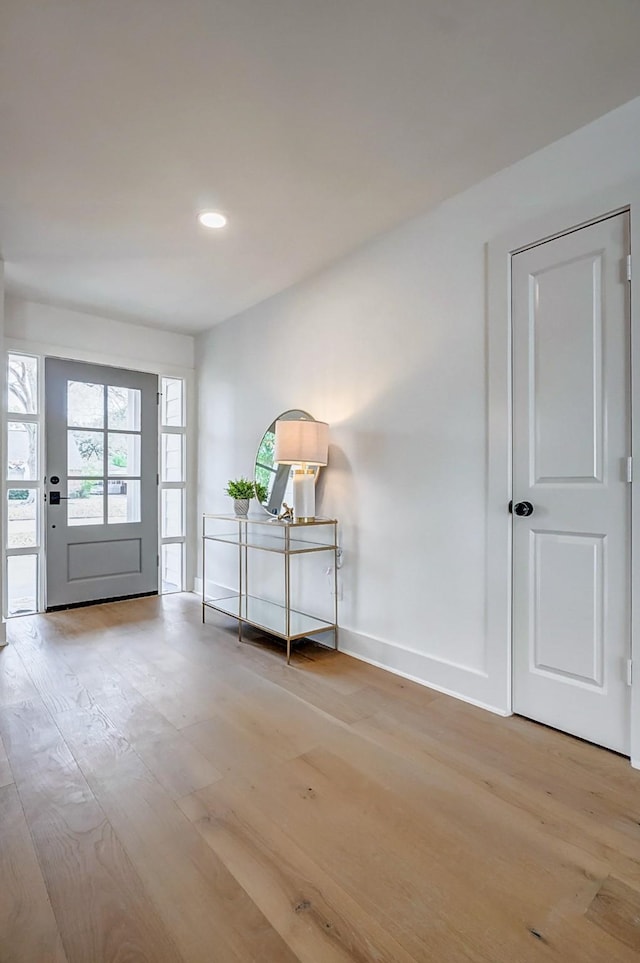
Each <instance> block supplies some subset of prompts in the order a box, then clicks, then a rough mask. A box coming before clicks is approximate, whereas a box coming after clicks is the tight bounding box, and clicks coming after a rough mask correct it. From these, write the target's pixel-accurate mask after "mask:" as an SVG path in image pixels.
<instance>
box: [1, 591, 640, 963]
mask: <svg viewBox="0 0 640 963" xmlns="http://www.w3.org/2000/svg"><path fill="white" fill-rule="evenodd" d="M9 635H10V638H11V645H10V646H8V647H7V648H6V649H4V650H0V739H1V741H0V963H134V961H139V963H218V961H220V963H239V961H242V963H246V961H256V963H258V961H259V963H289V961H296V960H300V961H304V963H325V961H326V963H346V961H352V960H353V961H359V963H365V961H379V963H411V961H417V963H423V961H425V963H426V961H434V963H458V961H469V963H471V961H472V963H528V961H540V963H546V961H563V963H566V961H576V963H610V961H611V963H615V961H629V963H631V961H636V963H637V961H638V960H639V959H640V773H638V772H634V771H633V770H632V769H631V768H630V767H629V764H628V762H627V761H626V760H624V759H621V758H619V757H617V756H615V755H613V754H611V753H608V752H605V751H603V750H600V749H597V748H595V747H594V746H590V745H587V744H585V743H582V742H579V741H578V740H575V739H572V738H570V737H568V736H564V735H562V734H560V733H557V732H553V731H551V730H548V729H545V728H543V727H542V726H538V725H536V724H534V723H531V722H528V721H526V720H524V719H519V718H515V717H514V718H511V719H501V718H498V717H496V716H492V715H490V714H489V713H486V712H483V711H482V710H480V709H475V708H473V707H471V706H468V705H465V704H464V703H462V702H458V701H456V700H454V699H450V698H448V697H446V696H442V695H438V694H437V693H435V692H433V691H430V690H429V689H426V688H423V687H420V686H418V685H414V684H412V683H410V682H406V681H404V680H402V679H400V678H398V677H396V676H392V675H389V674H388V673H385V672H383V671H381V670H378V669H374V668H372V667H370V666H367V665H365V664H363V663H359V662H356V661H355V660H353V659H350V658H348V657H347V656H344V655H341V654H336V653H333V652H330V651H327V650H323V649H320V648H319V647H315V646H307V647H305V648H304V649H302V650H301V652H300V653H299V654H297V655H296V656H294V659H293V662H292V665H291V666H290V667H289V668H287V666H286V665H285V663H284V660H283V657H282V653H281V650H280V649H278V648H277V647H275V646H269V645H268V644H267V645H264V644H260V643H259V642H258V639H259V637H258V636H257V635H256V636H254V641H253V642H249V643H248V644H242V645H239V644H238V642H237V638H236V633H235V629H234V628H233V626H232V625H231V624H230V623H229V622H226V621H224V620H222V619H218V618H217V617H216V616H215V614H214V613H209V614H208V624H207V625H204V626H203V625H202V624H201V622H200V607H199V604H198V602H197V600H196V599H195V598H194V597H193V596H188V595H182V596H169V597H166V598H164V599H145V600H138V601H133V602H126V603H118V604H114V605H104V606H96V607H94V608H88V609H82V610H76V611H71V612H66V613H57V614H53V615H48V616H38V617H33V618H25V619H19V620H15V621H12V622H11V623H10V624H9Z"/></svg>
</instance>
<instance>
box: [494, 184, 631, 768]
mask: <svg viewBox="0 0 640 963" xmlns="http://www.w3.org/2000/svg"><path fill="white" fill-rule="evenodd" d="M624 211H628V212H629V215H630V231H631V239H630V240H631V252H632V253H633V252H635V254H636V256H638V252H640V181H638V180H636V181H633V182H631V183H627V184H623V185H621V186H619V187H616V188H612V189H610V190H607V191H604V192H602V193H598V194H594V195H592V196H590V197H589V198H586V199H585V200H584V201H582V202H580V203H579V204H575V205H572V206H570V207H567V208H561V209H558V210H554V211H551V212H549V213H547V214H546V215H544V216H542V217H540V218H538V219H536V220H534V221H530V222H527V223H524V224H522V225H520V226H518V227H516V228H514V229H513V230H512V231H509V232H508V233H506V234H503V235H500V236H499V237H497V238H495V239H493V240H492V241H490V242H489V243H488V244H487V247H486V268H487V282H488V283H487V379H488V380H487V418H488V421H487V426H488V427H487V430H488V434H487V505H486V524H487V530H486V531H487V542H486V545H487V549H486V566H487V568H486V572H487V576H486V577H487V670H488V672H489V674H490V676H491V677H494V678H496V679H500V680H501V682H500V691H501V693H502V696H501V699H500V701H501V703H502V704H504V705H505V707H506V709H507V711H508V712H513V679H512V654H513V633H512V582H513V573H512V562H513V558H512V516H511V515H510V514H509V512H508V504H509V502H510V501H511V498H512V494H513V491H512V433H513V411H512V364H511V346H512V338H511V259H512V257H513V255H514V254H516V253H518V252H519V251H522V250H524V249H526V248H528V247H531V246H532V245H534V244H539V243H542V242H544V241H548V240H551V239H552V238H554V237H558V236H560V235H562V234H567V233H569V232H570V231H572V230H576V229H579V228H581V227H586V226H587V225H588V224H591V223H593V222H595V221H599V220H602V219H603V218H605V217H609V216H611V215H613V214H619V213H622V212H624ZM630 302H631V332H630V337H631V388H630V390H631V452H630V453H629V454H630V455H632V457H633V460H634V468H635V470H634V480H633V482H632V483H631V660H632V663H633V665H634V667H635V671H634V676H635V678H634V680H633V683H632V685H631V733H630V746H631V765H632V766H634V768H637V769H640V564H634V562H635V560H636V559H640V517H639V516H640V512H635V511H634V507H635V503H636V492H637V490H638V479H639V477H640V310H639V306H640V265H635V266H634V268H633V269H632V277H631V281H630ZM620 671H621V672H622V671H623V666H621V667H620Z"/></svg>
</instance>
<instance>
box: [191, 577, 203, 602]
mask: <svg viewBox="0 0 640 963" xmlns="http://www.w3.org/2000/svg"><path fill="white" fill-rule="evenodd" d="M193 594H194V595H200V596H201V597H202V579H201V578H198V576H197V575H196V577H195V578H194V580H193Z"/></svg>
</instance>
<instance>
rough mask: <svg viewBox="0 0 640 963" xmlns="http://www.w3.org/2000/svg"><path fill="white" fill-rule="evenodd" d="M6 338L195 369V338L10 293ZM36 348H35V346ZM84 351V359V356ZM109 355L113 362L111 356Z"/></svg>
mask: <svg viewBox="0 0 640 963" xmlns="http://www.w3.org/2000/svg"><path fill="white" fill-rule="evenodd" d="M5 323H6V337H7V338H8V339H11V340H14V341H28V342H31V343H33V344H35V345H46V346H47V347H48V348H50V347H51V348H53V347H55V348H60V349H61V351H60V354H61V356H62V357H64V356H65V349H67V350H72V351H73V357H74V358H78V359H79V360H85V361H89V360H95V361H100V362H103V363H111V362H113V363H114V364H124V365H126V366H128V367H130V366H131V363H132V362H136V363H139V364H138V366H139V367H142V366H144V367H145V368H152V369H153V370H155V369H156V368H158V367H162V368H166V367H171V368H175V367H178V368H193V364H194V358H193V347H194V339H193V338H192V337H191V336H190V335H186V334H174V333H173V332H171V331H162V330H159V329H157V328H149V327H144V326H143V325H138V324H127V323H125V322H123V321H113V320H111V319H110V318H101V317H98V316H96V315H92V314H83V313H82V312H80V311H69V310H68V309H67V308H56V307H51V306H50V305H46V304H38V303H36V302H34V301H25V300H23V299H21V298H14V297H7V298H6V306H5ZM34 350H35V349H34ZM80 355H82V357H80ZM107 359H109V361H108V360H107Z"/></svg>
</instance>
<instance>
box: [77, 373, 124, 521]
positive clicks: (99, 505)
mask: <svg viewBox="0 0 640 963" xmlns="http://www.w3.org/2000/svg"><path fill="white" fill-rule="evenodd" d="M141 403H142V393H141V391H140V390H139V389H137V388H128V387H122V386H120V385H101V384H92V383H91V382H83V381H73V380H69V381H68V382H67V475H68V478H69V482H68V488H67V523H68V524H69V525H73V526H78V525H102V524H104V523H105V522H106V523H107V524H112V525H120V524H126V523H127V522H139V521H140V519H141V505H140V498H141V494H140V493H141V485H140V479H141V461H140V459H141V424H140V418H141Z"/></svg>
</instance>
